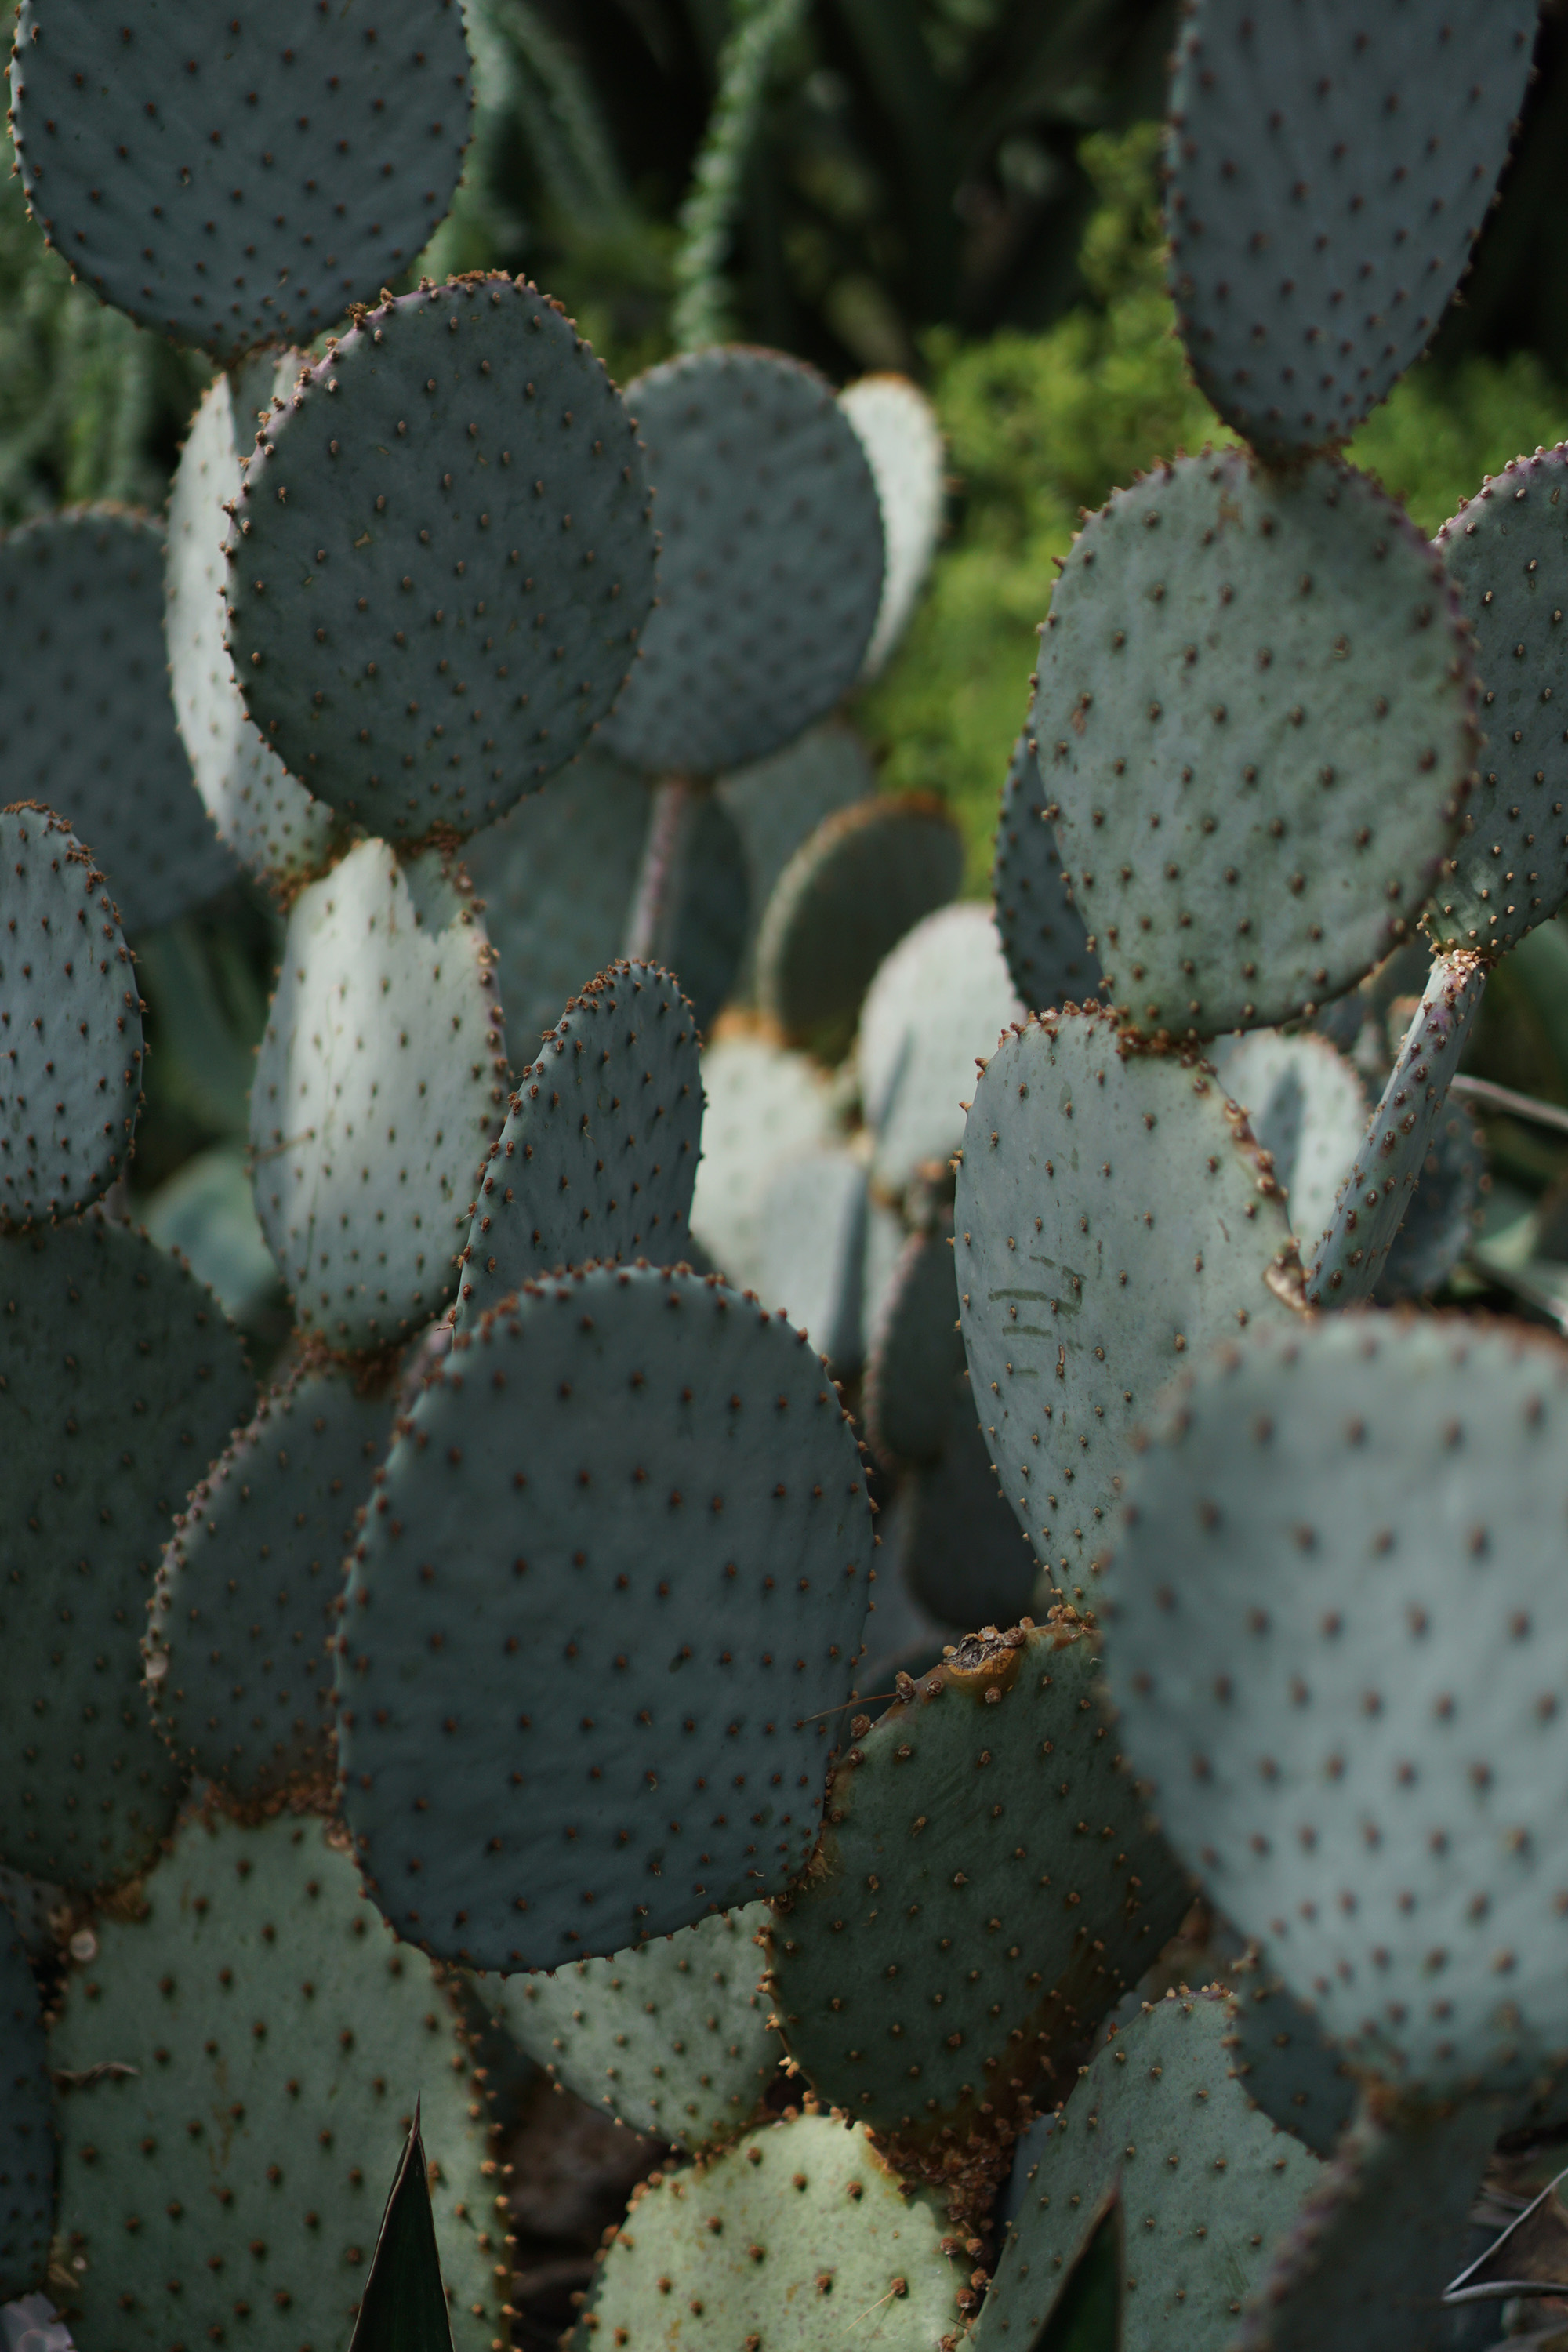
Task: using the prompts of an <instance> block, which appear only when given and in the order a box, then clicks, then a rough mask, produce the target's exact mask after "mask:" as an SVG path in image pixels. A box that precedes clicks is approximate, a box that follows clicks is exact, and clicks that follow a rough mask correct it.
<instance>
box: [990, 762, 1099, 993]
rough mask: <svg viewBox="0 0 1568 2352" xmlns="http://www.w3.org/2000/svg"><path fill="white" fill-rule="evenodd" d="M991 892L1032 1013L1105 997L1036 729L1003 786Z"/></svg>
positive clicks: (1018, 985) (1010, 965)
mask: <svg viewBox="0 0 1568 2352" xmlns="http://www.w3.org/2000/svg"><path fill="white" fill-rule="evenodd" d="M991 896H992V899H993V901H994V911H995V918H996V929H997V931H998V933H999V935H1000V937H1001V940H1002V952H1003V954H1004V955H1005V957H1006V959H1007V969H1008V971H1009V972H1010V973H1011V974H1012V976H1013V986H1014V988H1015V989H1016V992H1017V993H1018V996H1019V998H1020V999H1021V1001H1022V1002H1023V1003H1025V1004H1026V1005H1028V1007H1029V1008H1030V1010H1031V1011H1032V1012H1035V1013H1047V1012H1050V1011H1052V1010H1059V1009H1060V1007H1061V1006H1063V1005H1065V1004H1083V1003H1088V1002H1089V1001H1092V1000H1095V999H1098V997H1099V994H1100V988H1101V985H1102V982H1101V979H1100V961H1099V959H1098V957H1097V956H1096V955H1095V953H1094V950H1093V949H1092V948H1091V947H1090V946H1089V933H1088V931H1087V930H1086V929H1084V921H1083V917H1082V916H1081V915H1080V914H1079V911H1078V908H1077V907H1076V906H1075V905H1074V903H1073V896H1072V892H1071V890H1070V889H1069V887H1068V883H1067V881H1066V878H1065V877H1064V876H1063V873H1062V861H1061V857H1060V855H1059V854H1058V849H1057V837H1056V835H1055V834H1054V833H1053V832H1052V830H1051V827H1050V824H1049V823H1048V822H1047V817H1046V792H1045V787H1044V785H1043V784H1042V783H1041V782H1040V771H1039V768H1038V766H1037V762H1036V759H1035V751H1034V741H1033V739H1031V738H1030V737H1029V736H1028V735H1020V736H1019V738H1018V740H1017V741H1016V743H1015V744H1014V746H1013V756H1012V758H1011V760H1010V761H1008V763H1007V773H1006V776H1005V779H1004V782H1003V785H1002V807H1001V812H1000V814H999V815H998V817H997V820H996V850H995V855H994V858H993V860H992V865H991Z"/></svg>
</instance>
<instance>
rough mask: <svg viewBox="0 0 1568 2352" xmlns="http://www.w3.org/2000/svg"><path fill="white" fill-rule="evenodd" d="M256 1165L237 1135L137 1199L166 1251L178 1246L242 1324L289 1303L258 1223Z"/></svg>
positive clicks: (196, 1157)
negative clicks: (253, 1177)
mask: <svg viewBox="0 0 1568 2352" xmlns="http://www.w3.org/2000/svg"><path fill="white" fill-rule="evenodd" d="M248 1163H249V1155H248V1153H247V1150H246V1148H245V1145H244V1143H243V1142H242V1141H241V1140H240V1139H238V1138H237V1137H236V1138H235V1139H234V1140H233V1141H232V1142H228V1143H215V1144H211V1145H209V1147H208V1149H207V1150H205V1151H198V1152H196V1153H195V1154H194V1156H193V1157H192V1158H191V1159H189V1160H183V1161H182V1162H181V1164H180V1166H179V1167H178V1168H177V1169H176V1170H175V1171H174V1174H173V1175H172V1176H169V1177H166V1178H165V1179H164V1181H163V1183H162V1184H160V1185H159V1187H158V1189H157V1191H156V1192H153V1193H151V1194H149V1195H148V1196H147V1197H146V1198H144V1199H143V1200H142V1201H140V1202H138V1203H137V1206H138V1208H139V1209H140V1211H141V1213H142V1223H144V1224H145V1226H146V1228H147V1231H148V1232H149V1233H150V1234H152V1236H153V1240H154V1241H155V1242H156V1243H157V1244H158V1246H159V1248H160V1249H165V1250H177V1251H178V1253H179V1255H181V1256H182V1257H183V1258H184V1260H185V1263H186V1264H187V1265H189V1267H190V1269H191V1272H192V1273H193V1274H194V1275H195V1277H196V1280H197V1281H198V1282H205V1284H206V1286H207V1287H208V1289H209V1290H211V1291H212V1292H213V1294H214V1295H215V1297H216V1299H217V1302H218V1305H219V1306H220V1307H222V1308H223V1311H224V1313H225V1314H226V1315H227V1316H229V1317H230V1318H232V1320H233V1321H235V1322H237V1323H239V1324H242V1325H243V1324H245V1323H247V1322H248V1321H250V1320H251V1319H252V1318H255V1317H258V1316H259V1315H264V1314H265V1313H266V1311H267V1310H268V1307H272V1306H273V1305H274V1304H276V1305H278V1306H279V1307H281V1305H282V1285H281V1283H280V1282H279V1278H278V1269H277V1267H276V1266H275V1265H273V1263H272V1253H271V1251H270V1250H269V1249H268V1246H267V1243H266V1240H265V1238H264V1236H263V1234H262V1231H261V1227H260V1225H259V1224H258V1222H257V1216H256V1202H255V1199H254V1197H253V1195H252V1193H251V1189H250V1168H249V1164H248Z"/></svg>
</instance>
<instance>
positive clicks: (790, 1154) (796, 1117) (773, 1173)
mask: <svg viewBox="0 0 1568 2352" xmlns="http://www.w3.org/2000/svg"><path fill="white" fill-rule="evenodd" d="M702 1088H703V1093H704V1094H705V1096H706V1097H707V1107H706V1108H705V1109H704V1111H703V1114H702V1158H701V1160H700V1162H699V1165H698V1170H697V1190H696V1192H694V1193H693V1195H692V1199H691V1230H692V1233H693V1234H694V1235H695V1236H696V1238H697V1240H698V1242H699V1243H700V1244H701V1246H702V1247H703V1248H704V1249H705V1250H706V1251H707V1252H708V1253H709V1255H710V1257H711V1258H712V1259H713V1262H714V1264H715V1265H719V1266H721V1267H722V1269H723V1271H724V1272H725V1273H726V1274H727V1275H728V1276H729V1277H730V1279H731V1282H736V1283H742V1284H749V1283H750V1282H751V1280H752V1271H753V1270H754V1269H755V1268H756V1267H757V1266H758V1265H759V1264H760V1263H761V1262H762V1258H763V1251H764V1249H765V1247H766V1243H767V1226H766V1219H765V1215H764V1210H763V1204H764V1202H766V1199H767V1195H768V1192H769V1189H770V1187H771V1186H772V1185H773V1183H774V1182H775V1181H777V1178H778V1176H779V1174H780V1172H781V1171H783V1170H784V1168H785V1167H786V1166H787V1165H788V1164H789V1162H791V1161H792V1160H800V1159H804V1158H805V1157H806V1156H807V1155H808V1154H812V1153H816V1152H821V1151H823V1150H826V1147H828V1146H829V1145H830V1144H831V1143H832V1142H833V1140H834V1138H835V1122H834V1116H833V1103H832V1097H831V1096H830V1095H829V1093H828V1090H827V1087H826V1086H825V1085H824V1083H823V1079H822V1074H821V1072H820V1071H819V1070H818V1069H817V1068H816V1065H815V1064H814V1063H813V1062H812V1061H810V1060H809V1059H808V1057H807V1056H806V1055H805V1054H794V1053H787V1052H784V1050H782V1049H781V1048H780V1047H779V1046H777V1045H770V1044H768V1043H767V1041H766V1040H765V1039H763V1038H761V1037H744V1036H742V1037H724V1038H721V1039H720V1040H719V1041H718V1043H717V1044H715V1045H709V1046H707V1047H705V1048H704V1051H703V1055H702Z"/></svg>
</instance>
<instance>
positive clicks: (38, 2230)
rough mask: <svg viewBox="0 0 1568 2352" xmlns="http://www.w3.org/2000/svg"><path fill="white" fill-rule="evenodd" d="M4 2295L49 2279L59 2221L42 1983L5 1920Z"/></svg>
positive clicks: (0, 2107)
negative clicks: (51, 2246)
mask: <svg viewBox="0 0 1568 2352" xmlns="http://www.w3.org/2000/svg"><path fill="white" fill-rule="evenodd" d="M0 2090H3V2091H4V2094H5V2097H4V2102H3V2104H0V2295H3V2296H4V2297H5V2300H6V2301H7V2302H10V2301H12V2300H13V2299H14V2298H15V2297H16V2296H17V2295H22V2294H31V2293H32V2292H33V2290H34V2289H35V2288H37V2287H41V2286H42V2285H43V2284H44V2273H45V2272H46V2271H47V2268H48V2261H49V2238H50V2235H51V2232H52V2231H53V2228H54V2219H55V2112H54V2111H55V2097H54V2089H53V2086H52V2084H50V2081H49V2076H48V2068H47V2060H46V2053H45V2049H44V2027H43V2020H42V2018H41V2016H40V2014H39V2006H38V1988H37V1984H36V1983H35V1982H34V1980H33V1971H32V1969H31V1968H30V1967H29V1966H28V1964H27V1955H26V1949H25V1948H24V1946H23V1944H22V1940H21V1937H19V1936H18V1935H17V1934H16V1930H15V1928H14V1927H12V1926H11V1923H10V1921H9V1920H8V1919H7V1920H5V1921H4V1922H3V1923H0Z"/></svg>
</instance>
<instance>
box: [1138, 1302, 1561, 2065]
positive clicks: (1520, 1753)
mask: <svg viewBox="0 0 1568 2352" xmlns="http://www.w3.org/2000/svg"><path fill="white" fill-rule="evenodd" d="M1565 1414H1568V1352H1565V1351H1564V1350H1563V1348H1562V1347H1561V1346H1560V1345H1559V1344H1557V1343H1556V1342H1554V1341H1552V1340H1550V1339H1545V1338H1542V1337H1541V1336H1539V1335H1536V1334H1527V1333H1525V1332H1524V1331H1522V1330H1521V1329H1518V1328H1510V1327H1508V1326H1506V1325H1504V1326H1500V1327H1499V1328H1496V1329H1488V1328H1484V1327H1482V1328H1478V1327H1477V1326H1476V1324H1475V1323H1473V1322H1472V1321H1469V1320H1468V1319H1465V1318H1446V1317H1428V1318H1421V1319H1416V1318H1396V1317H1394V1316H1382V1315H1353V1316H1343V1317H1341V1316H1333V1317H1329V1318H1324V1319H1322V1320H1320V1321H1316V1322H1313V1323H1310V1324H1308V1325H1304V1326H1299V1327H1298V1328H1296V1329H1295V1330H1294V1331H1289V1332H1281V1331H1276V1330H1269V1329H1265V1328H1257V1329H1255V1330H1253V1331H1251V1332H1249V1333H1247V1335H1246V1336H1245V1338H1244V1339H1242V1340H1241V1341H1240V1342H1239V1343H1238V1344H1237V1345H1234V1346H1232V1347H1229V1348H1227V1349H1225V1350H1224V1351H1223V1352H1222V1353H1221V1354H1220V1355H1219V1356H1218V1357H1216V1358H1215V1360H1214V1362H1213V1364H1212V1366H1211V1367H1210V1368H1208V1369H1206V1370H1205V1371H1203V1372H1202V1373H1201V1374H1199V1375H1197V1376H1196V1377H1195V1378H1194V1381H1192V1382H1191V1383H1190V1384H1189V1385H1187V1386H1185V1387H1184V1390H1183V1391H1182V1392H1181V1393H1180V1394H1179V1395H1178V1397H1177V1399H1176V1400H1175V1401H1174V1402H1173V1404H1172V1405H1171V1407H1170V1409H1169V1411H1168V1412H1167V1413H1166V1414H1165V1416H1164V1418H1163V1421H1162V1423H1160V1425H1159V1427H1158V1432H1157V1435H1156V1438H1155V1441H1154V1442H1153V1443H1152V1444H1151V1446H1150V1448H1149V1450H1148V1452H1147V1453H1146V1454H1144V1455H1143V1457H1142V1460H1141V1462H1140V1464H1139V1465H1138V1471H1137V1475H1136V1476H1135V1477H1134V1478H1133V1479H1132V1480H1131V1482H1130V1491H1129V1502H1128V1508H1127V1514H1126V1522H1125V1524H1124V1526H1123V1527H1122V1528H1121V1530H1120V1531H1119V1534H1118V1537H1117V1550H1116V1560H1115V1565H1114V1568H1113V1570H1112V1571H1111V1573H1110V1575H1108V1577H1107V1578H1106V1580H1105V1595H1104V1600H1105V1608H1106V1612H1107V1613H1108V1615H1109V1617H1110V1634H1109V1636H1108V1648H1107V1656H1108V1659H1109V1662H1110V1677H1111V1683H1112V1686H1113V1693H1114V1696H1115V1697H1116V1699H1117V1702H1118V1704H1119V1705H1120V1706H1121V1708H1122V1710H1123V1712H1122V1717H1121V1734H1122V1738H1123V1741H1124V1744H1125V1746H1126V1748H1127V1750H1128V1753H1129V1756H1130V1758H1131V1763H1132V1766H1133V1769H1135V1770H1137V1771H1138V1772H1139V1773H1140V1774H1142V1775H1144V1776H1146V1777H1147V1779H1148V1780H1150V1781H1151V1782H1152V1784H1153V1788H1154V1798H1153V1801H1154V1803H1155V1805H1156V1807H1157V1809H1158V1811H1159V1815H1160V1819H1161V1821H1162V1822H1163V1824H1164V1827H1165V1829H1166V1832H1167V1833H1168V1834H1169V1836H1170V1838H1171V1840H1172V1842H1173V1844H1174V1845H1175V1846H1176V1847H1177V1849H1178V1850H1179V1851H1180V1852H1181V1853H1184V1854H1185V1856H1186V1857H1187V1859H1188V1860H1189V1861H1190V1862H1191V1863H1192V1864H1194V1866H1195V1867H1198V1868H1201V1870H1202V1872H1203V1874H1204V1880H1205V1885H1206V1886H1207V1887H1208V1889H1209V1891H1210V1894H1211V1895H1212V1897H1213V1900H1214V1901H1215V1904H1216V1905H1218V1906H1220V1907H1221V1908H1222V1909H1223V1910H1224V1912H1225V1914H1226V1916H1227V1917H1228V1918H1230V1919H1231V1920H1232V1921H1234V1923H1235V1924H1236V1926H1237V1928H1238V1929H1239V1930H1240V1931H1241V1932H1242V1933H1243V1934H1245V1935H1247V1936H1248V1937H1253V1938H1254V1939H1256V1940H1257V1941H1258V1944H1259V1945H1260V1947H1261V1950H1262V1961H1263V1965H1264V1967H1265V1968H1266V1969H1268V1970H1270V1971H1278V1973H1279V1975H1280V1976H1281V1977H1282V1978H1283V1979H1284V1980H1285V1982H1286V1983H1287V1984H1288V1986H1289V1988H1290V1990H1292V1991H1293V1992H1294V1993H1295V1994H1296V1995H1297V1996H1298V1998H1299V1999H1300V2000H1303V2001H1305V2002H1307V2003H1308V2004H1309V2005H1310V2007H1311V2008H1312V2009H1313V2010H1314V2011H1315V2012H1316V2014H1317V2017H1318V2020H1319V2023H1320V2025H1321V2030H1322V2031H1323V2032H1324V2033H1325V2034H1326V2035H1327V2036H1328V2037H1329V2038H1330V2039H1331V2041H1333V2042H1336V2043H1338V2044H1340V2045H1341V2046H1342V2048H1343V2050H1344V2053H1345V2055H1346V2056H1347V2058H1348V2059H1350V2061H1351V2062H1352V2063H1353V2064H1356V2065H1358V2066H1363V2067H1365V2066H1372V2067H1375V2068H1377V2069H1378V2070H1379V2071H1382V2072H1384V2073H1388V2074H1395V2075H1397V2076H1399V2077H1401V2078H1403V2079H1405V2080H1407V2081H1408V2082H1409V2083H1410V2084H1415V2085H1422V2084H1425V2085H1426V2086H1427V2087H1428V2088H1430V2089H1432V2090H1434V2091H1436V2092H1441V2091H1446V2090H1447V2089H1448V2088H1449V2087H1451V2086H1454V2085H1458V2084H1468V2083H1472V2082H1475V2081H1478V2080H1479V2081H1489V2082H1491V2083H1493V2084H1497V2085H1498V2086H1499V2087H1507V2086H1508V2085H1509V2084H1512V2083H1516V2082H1524V2081H1527V2080H1528V2079H1529V2078H1530V2077H1531V2075H1532V2074H1535V2073H1536V2072H1537V2071H1538V2070H1539V2069H1540V2068H1541V2067H1542V2065H1543V2064H1545V2063H1547V2062H1548V2061H1551V2060H1552V2059H1554V2058H1556V2057H1558V2056H1559V2055H1560V2054H1561V2053H1563V2051H1564V2050H1568V1996H1565V1994H1564V1991H1563V1984H1564V1969H1563V1955H1564V1952H1565V1950H1568V1925H1565V1923H1564V1920H1563V1916H1562V1914H1561V1913H1560V1911H1559V1910H1558V1908H1557V1905H1556V1892H1557V1889H1558V1887H1559V1886H1560V1885H1562V1884H1563V1874H1564V1867H1565V1864H1568V1852H1565V1841H1564V1825H1563V1812H1562V1808H1561V1806H1560V1805H1559V1804H1558V1802H1557V1799H1556V1790H1557V1788H1558V1786H1559V1785H1560V1782H1559V1775H1560V1773H1561V1771H1562V1769H1563V1767H1562V1759H1563V1746H1564V1738H1565V1733H1564V1727H1563V1710H1562V1706H1561V1704H1560V1698H1559V1693H1560V1690H1561V1687H1562V1679H1563V1673H1564V1671H1565V1670H1568V1633H1565V1631H1564V1628H1563V1622H1562V1612H1560V1611H1559V1610H1558V1608H1557V1606H1556V1601H1555V1597H1554V1596H1555V1594H1556V1591H1557V1578H1558V1574H1559V1558H1560V1529H1561V1528H1562V1525H1563V1513H1564V1509H1565V1508H1568V1472H1565V1470H1564V1466H1563V1465H1564V1454H1563V1421H1564V1416H1565ZM1216 1629H1219V1630H1218V1632H1217V1633H1216ZM1216 1640H1217V1641H1218V1642H1219V1644H1220V1646H1219V1648H1218V1649H1216V1646H1215V1644H1216Z"/></svg>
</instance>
